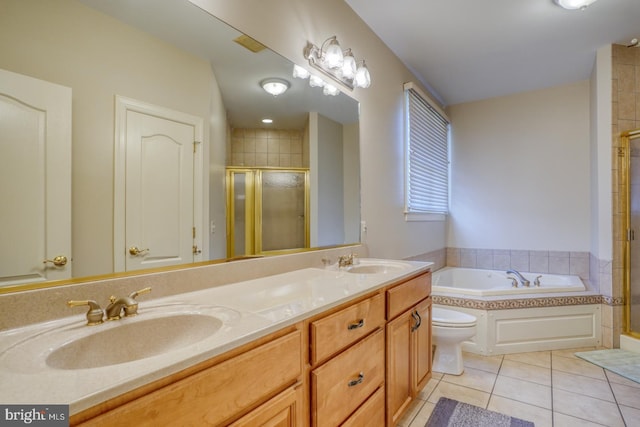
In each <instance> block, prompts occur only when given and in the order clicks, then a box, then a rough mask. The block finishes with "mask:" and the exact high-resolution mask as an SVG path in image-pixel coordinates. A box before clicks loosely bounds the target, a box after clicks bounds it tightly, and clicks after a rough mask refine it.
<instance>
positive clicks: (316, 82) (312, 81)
mask: <svg viewBox="0 0 640 427" xmlns="http://www.w3.org/2000/svg"><path fill="white" fill-rule="evenodd" d="M309 86H311V87H322V86H324V80H322V79H321V78H320V77H318V76H311V77H309Z"/></svg>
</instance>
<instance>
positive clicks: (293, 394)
mask: <svg viewBox="0 0 640 427" xmlns="http://www.w3.org/2000/svg"><path fill="white" fill-rule="evenodd" d="M301 411H302V387H301V386H298V387H297V388H294V387H291V388H289V389H287V390H285V391H283V392H282V393H280V394H279V395H277V396H276V397H274V398H272V399H270V400H268V401H267V402H266V403H264V404H263V405H261V406H259V407H257V408H256V409H254V410H253V411H251V412H249V413H248V414H247V415H245V416H244V417H242V418H240V419H239V420H238V421H236V422H235V423H233V424H231V426H232V427H254V426H269V427H295V426H299V425H300V426H301V425H302V422H301V421H300V420H301V419H302V413H301Z"/></svg>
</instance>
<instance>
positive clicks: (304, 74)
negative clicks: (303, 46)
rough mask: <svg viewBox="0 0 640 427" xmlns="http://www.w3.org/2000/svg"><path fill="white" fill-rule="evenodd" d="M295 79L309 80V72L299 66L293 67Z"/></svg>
mask: <svg viewBox="0 0 640 427" xmlns="http://www.w3.org/2000/svg"><path fill="white" fill-rule="evenodd" d="M293 77H295V78H298V79H307V78H309V72H308V71H307V70H306V69H305V68H302V67H301V66H299V65H294V66H293Z"/></svg>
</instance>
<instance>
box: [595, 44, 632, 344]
mask: <svg viewBox="0 0 640 427" xmlns="http://www.w3.org/2000/svg"><path fill="white" fill-rule="evenodd" d="M612 78H613V80H612V106H611V111H612V138H611V141H612V147H613V155H612V163H613V164H612V185H613V189H612V193H613V201H612V202H613V230H614V232H613V239H614V241H613V263H612V266H611V276H612V278H611V286H610V287H607V286H603V285H604V284H601V285H600V288H601V293H602V295H603V297H604V299H605V301H607V303H606V304H603V310H602V323H603V341H604V335H605V332H607V333H609V332H610V333H611V335H612V338H611V339H612V343H613V346H614V347H618V346H619V336H620V333H621V331H622V309H623V306H622V304H623V274H624V269H623V268H624V265H623V242H624V240H623V239H625V234H624V233H623V221H624V214H625V211H626V207H625V206H624V204H623V203H622V201H621V200H620V198H619V197H618V196H619V195H620V194H622V191H624V190H625V189H624V185H623V184H624V183H621V182H620V180H619V179H618V173H619V171H618V162H619V158H618V148H619V147H620V134H621V133H622V132H626V131H629V130H634V129H640V49H637V48H627V47H626V46H622V45H613V46H612ZM608 328H610V329H608Z"/></svg>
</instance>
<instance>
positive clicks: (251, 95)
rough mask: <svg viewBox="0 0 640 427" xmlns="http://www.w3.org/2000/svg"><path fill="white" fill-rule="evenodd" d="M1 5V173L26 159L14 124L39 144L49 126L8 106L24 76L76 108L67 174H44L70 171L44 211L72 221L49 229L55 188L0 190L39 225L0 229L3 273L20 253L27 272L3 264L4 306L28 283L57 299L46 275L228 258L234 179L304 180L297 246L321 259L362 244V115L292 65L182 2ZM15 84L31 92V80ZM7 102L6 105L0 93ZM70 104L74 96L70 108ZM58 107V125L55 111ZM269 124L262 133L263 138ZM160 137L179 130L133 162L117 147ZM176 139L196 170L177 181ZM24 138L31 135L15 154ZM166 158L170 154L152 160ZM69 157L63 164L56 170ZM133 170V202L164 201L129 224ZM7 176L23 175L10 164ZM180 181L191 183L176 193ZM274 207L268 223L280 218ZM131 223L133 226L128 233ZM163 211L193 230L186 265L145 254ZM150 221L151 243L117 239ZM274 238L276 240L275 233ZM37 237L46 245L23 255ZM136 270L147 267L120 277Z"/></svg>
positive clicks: (143, 207) (43, 180) (45, 184)
mask: <svg viewBox="0 0 640 427" xmlns="http://www.w3.org/2000/svg"><path fill="white" fill-rule="evenodd" d="M2 3H3V4H2V6H1V7H0V52H2V55H0V70H6V71H8V72H9V73H12V74H11V79H13V78H14V77H15V78H16V79H18V80H16V81H19V82H20V84H14V83H13V80H11V81H8V80H7V79H9V78H8V77H7V78H5V77H2V76H3V75H0V77H1V78H3V79H5V85H4V86H0V115H4V120H3V121H0V126H3V127H11V131H12V132H13V134H15V135H19V136H20V138H17V137H16V138H14V137H11V138H9V137H7V136H6V135H8V132H6V129H2V130H0V134H4V135H5V137H2V138H3V139H2V140H0V150H2V151H1V153H2V156H3V157H4V158H5V160H6V159H7V156H8V153H10V152H14V151H15V150H14V148H15V147H16V146H20V143H19V142H18V143H17V142H16V141H21V138H22V137H23V136H24V135H23V133H25V132H22V130H21V128H20V127H19V126H18V127H17V128H16V129H13V128H14V126H13V123H18V122H20V123H22V122H28V121H29V120H31V119H29V120H26V119H25V120H23V121H20V120H16V119H15V117H18V116H20V117H22V115H24V117H27V118H29V117H31V116H33V117H34V118H33V120H32V122H33V123H34V124H35V125H34V126H35V127H36V129H40V128H38V126H41V127H43V129H44V128H46V126H44V125H42V123H45V124H46V123H48V122H51V120H52V118H53V117H54V116H55V114H53V113H51V112H50V111H48V110H46V109H43V108H40V107H38V105H39V104H38V102H39V101H33V105H31V101H21V100H20V99H21V98H20V97H19V96H17V95H13V94H12V92H11V90H13V88H14V87H16V86H21V85H22V84H23V81H22V80H20V79H21V78H22V76H24V77H26V78H29V79H38V80H40V81H43V82H45V84H52V85H53V86H61V87H63V90H62V94H63V96H69V97H70V101H71V107H70V121H69V123H68V125H67V126H68V127H69V129H70V131H69V133H70V138H69V139H70V148H69V149H68V151H69V153H68V154H69V158H68V160H67V161H68V162H69V163H68V164H67V163H64V161H62V162H61V161H59V160H56V159H54V164H56V163H57V164H58V165H67V166H66V169H70V171H71V174H70V175H71V177H70V178H69V177H68V176H67V177H66V178H65V177H64V175H65V174H64V173H63V174H62V175H63V178H62V182H65V181H64V180H65V179H66V180H67V182H68V187H69V189H68V191H69V196H68V197H69V201H68V202H66V201H65V198H64V196H55V197H54V198H55V199H56V200H57V201H58V203H60V204H62V205H63V206H64V205H65V203H67V204H68V205H70V208H69V211H70V218H67V217H66V216H67V215H64V214H56V215H57V216H55V217H53V218H46V213H47V212H48V211H52V210H51V209H48V207H49V206H51V204H52V203H53V201H52V200H51V199H52V197H53V196H52V194H53V193H51V194H49V193H48V192H49V191H50V190H51V189H52V188H53V185H52V183H51V182H50V181H49V180H48V179H49V178H48V177H49V175H45V174H41V175H37V178H35V179H33V180H28V179H25V178H21V177H20V174H19V173H18V175H17V176H15V175H16V174H15V172H12V175H11V177H10V178H11V179H7V178H8V177H7V176H4V175H3V181H2V184H0V186H1V187H0V195H2V196H3V197H9V196H11V197H14V199H11V200H14V204H15V205H18V204H20V203H23V204H24V206H26V208H25V209H24V211H26V212H29V211H31V212H34V211H35V212H40V211H42V212H43V213H42V214H37V215H34V217H33V218H31V214H29V215H30V216H29V218H26V217H25V214H24V212H21V211H19V210H16V211H12V212H11V213H10V214H9V213H6V212H4V213H3V214H2V216H1V217H0V219H1V221H2V222H3V223H6V225H5V226H4V228H0V230H1V231H3V234H6V233H9V231H10V230H14V231H13V232H12V233H13V234H10V235H9V234H6V235H5V236H2V238H0V242H1V243H0V255H1V257H2V258H3V259H11V257H14V258H15V259H17V258H16V257H15V256H14V255H13V254H15V253H16V252H22V253H27V252H28V253H29V256H31V257H32V258H33V259H34V260H36V259H37V261H34V262H33V267H31V270H32V271H30V272H29V274H27V275H24V276H20V277H19V278H18V279H17V280H16V277H17V275H16V274H14V273H13V272H12V271H9V270H10V269H11V268H12V267H11V265H13V264H15V263H16V262H15V261H11V262H9V263H5V264H0V266H1V267H2V269H3V270H5V271H0V276H1V277H2V278H3V279H2V280H0V286H4V290H5V291H13V290H20V289H25V285H27V286H32V285H33V284H34V283H39V285H38V286H41V285H47V284H48V283H49V281H51V280H58V282H56V283H60V282H59V279H60V276H56V275H55V274H47V273H48V272H49V273H56V272H62V273H66V274H68V277H70V278H73V279H74V280H79V279H82V278H85V277H95V276H101V275H110V274H113V273H123V272H129V271H132V272H133V271H134V270H137V269H139V268H143V269H148V268H154V267H162V266H163V265H164V264H162V263H160V262H159V261H158V260H159V259H160V258H163V257H164V258H165V259H169V258H171V260H170V261H171V262H170V265H185V264H189V263H193V262H200V261H208V260H209V261H211V260H219V259H226V258H228V257H229V256H228V234H227V223H228V218H227V203H228V200H227V194H226V179H228V178H227V176H228V173H227V171H228V170H229V169H232V168H235V169H236V170H238V169H242V168H244V169H247V170H251V171H253V170H293V171H300V170H302V171H305V173H307V176H308V184H309V185H308V187H307V189H308V193H309V194H307V195H306V197H307V200H308V202H307V203H308V213H305V215H308V218H305V220H307V222H308V230H307V232H308V234H307V239H306V243H305V245H306V246H308V247H309V248H314V247H326V246H335V245H342V244H349V243H357V242H358V241H359V240H360V182H359V175H360V172H359V171H360V161H359V147H358V139H359V128H358V114H359V108H358V103H357V101H355V100H354V99H353V98H351V97H350V96H348V95H347V94H344V93H340V94H339V95H337V96H328V95H324V94H323V92H322V90H321V89H319V88H313V87H310V86H309V83H308V80H301V79H295V78H293V77H292V70H293V64H292V63H291V62H290V61H288V60H287V59H286V58H283V57H282V56H280V55H278V54H277V53H275V52H273V51H271V50H270V49H268V48H266V47H264V46H262V45H260V43H259V41H255V40H253V39H251V38H248V37H247V36H245V35H244V34H243V33H242V32H240V31H238V30H236V29H234V28H232V27H230V26H228V25H227V24H225V23H224V22H222V21H220V20H218V19H217V18H215V17H213V16H211V15H210V14H208V13H206V12H205V11H203V10H201V9H200V8H198V7H197V6H195V5H193V4H192V3H190V2H189V1H188V0H110V1H103V0H56V1H50V0H28V1H24V0H3V2H2ZM302 48H303V47H301V49H302ZM272 78H278V79H284V80H286V81H287V83H288V85H289V89H288V90H287V91H286V92H285V93H284V94H281V95H278V96H272V95H270V94H267V93H266V92H265V91H264V90H263V88H262V87H261V84H260V82H261V81H263V80H264V79H272ZM24 84H25V85H26V86H29V85H30V83H29V80H26V83H24ZM5 86H8V87H10V89H7V90H6V91H5V90H4V88H5ZM67 88H68V90H69V92H68V93H67V95H64V93H65V92H64V91H65V90H67ZM27 92H29V89H27ZM36 92H38V93H41V92H43V91H40V90H38V91H36ZM25 99H28V100H30V99H31V98H29V97H27V98H25ZM60 104H61V105H62V107H61V108H62V109H64V108H65V106H64V105H65V102H61V103H60ZM47 108H49V107H47ZM51 108H57V107H55V106H54V107H51ZM14 109H15V110H16V111H18V113H16V114H17V116H15V115H10V114H9V112H11V114H14V113H13V110H14ZM23 110H24V111H26V112H23ZM264 118H268V119H271V120H272V123H271V124H264V123H263V122H262V119H264ZM149 120H151V122H153V121H154V120H155V121H156V122H157V121H160V122H161V123H159V124H158V123H155V122H153V123H151V122H149ZM148 123H151V124H148ZM154 123H155V124H154ZM165 125H166V126H168V128H171V129H173V128H175V129H176V130H175V132H176V133H175V135H176V136H175V137H174V136H171V135H174V134H172V133H171V132H173V130H168V131H167V132H166V135H169V136H168V137H166V135H165V132H164V131H162V132H160V131H158V132H155V131H154V132H152V133H153V135H150V136H149V137H148V139H149V140H150V141H151V140H154V138H155V139H157V140H158V141H160V143H159V144H155V145H154V144H149V145H145V144H146V143H145V144H142V146H141V147H138V151H137V152H136V153H137V154H136V155H137V156H138V157H135V156H133V157H131V155H130V154H129V151H130V150H131V148H130V147H129V146H127V145H126V144H124V143H123V142H122V141H125V140H126V138H127V137H128V136H127V135H129V133H130V132H133V133H135V132H137V130H136V129H138V128H140V129H147V128H148V126H151V127H153V126H159V128H162V127H163V126H165ZM136 126H137V127H136ZM134 128H135V129H134ZM63 129H64V127H63ZM132 129H133V130H132ZM154 129H155V128H154ZM184 129H187V130H188V132H187V133H186V134H184V139H185V140H189V139H194V141H193V142H190V143H189V144H190V146H191V145H192V149H193V152H197V153H198V154H197V155H196V156H194V157H193V161H191V160H188V161H186V162H182V163H180V164H179V165H177V166H175V165H174V163H173V160H172V159H173V157H172V156H173V155H169V154H167V153H172V152H174V151H175V152H176V153H178V154H176V156H183V157H184V156H187V155H188V156H191V154H184V153H186V151H185V152H180V151H179V150H177V151H176V149H175V147H176V146H178V145H180V138H181V136H178V135H183V134H181V133H180V132H182V130H184ZM21 132H22V133H21ZM43 132H44V133H43ZM43 132H40V131H37V132H35V133H33V147H36V148H34V149H33V151H38V150H40V151H38V153H39V154H38V155H40V156H41V157H42V159H40V158H39V159H38V161H32V160H33V159H32V157H31V156H30V155H29V156H27V155H24V152H27V151H28V150H26V149H25V150H23V153H22V158H21V159H20V161H21V162H23V163H20V165H22V164H24V165H29V164H30V166H29V167H34V168H35V169H34V171H36V170H37V167H39V166H37V165H44V164H46V161H47V160H46V159H47V158H48V157H47V156H49V157H50V154H51V152H52V151H53V148H51V147H49V146H47V145H46V144H47V137H46V136H44V137H43V136H42V135H46V132H45V131H43ZM140 132H143V131H140ZM62 133H64V132H62ZM25 134H29V132H26V133H25ZM29 138H30V136H29V135H27V136H26V137H24V138H23V139H25V140H26V139H29ZM163 138H164V139H163ZM163 144H164V146H165V147H167V149H166V150H164V149H159V148H157V147H159V146H163ZM7 147H10V148H7ZM11 147H13V148H11ZM37 147H40V148H37ZM63 147H64V145H63ZM148 147H154V148H152V149H150V148H148ZM47 150H48V151H47ZM65 150H66V149H65V148H62V149H60V150H58V152H59V155H60V157H62V155H63V154H64V152H65ZM163 150H164V151H163ZM172 150H173V151H172ZM187 151H188V150H187ZM140 153H142V154H140ZM150 153H151V154H150ZM140 156H143V157H144V156H155V157H156V158H159V159H161V161H160V162H159V163H158V165H160V166H158V165H156V168H155V169H154V170H150V169H148V168H147V164H146V163H144V161H142V160H140ZM167 156H168V157H170V159H168V160H167V158H166V157H167ZM34 158H35V157H34ZM43 159H44V160H43ZM132 159H134V160H132ZM189 159H191V157H189ZM49 160H50V159H49ZM136 162H137V163H139V164H140V165H142V166H140V165H139V166H140V167H139V170H138V172H136V173H138V174H139V175H140V176H142V177H143V178H139V179H138V181H140V182H143V184H142V185H141V187H144V186H147V187H153V186H154V185H155V186H156V189H157V188H162V189H163V191H162V194H161V195H160V196H158V195H157V194H156V196H154V197H150V198H144V199H143V198H142V197H138V196H136V199H135V209H130V208H131V206H133V205H134V203H133V202H131V200H130V199H127V195H129V197H130V194H133V193H132V191H131V190H130V188H129V187H127V186H128V185H129V183H128V181H126V180H125V178H124V176H125V175H126V176H127V177H129V176H132V173H130V172H129V170H130V169H129V168H130V167H132V165H133V166H135V165H136V164H137V163H136ZM162 162H165V163H162ZM5 163H6V164H15V165H18V164H19V163H17V161H14V160H11V161H8V160H6V161H5ZM31 163H32V164H31ZM190 163H191V164H190ZM189 164H190V165H189ZM33 165H36V166H33ZM68 165H70V166H68ZM185 165H186V166H185ZM174 166H175V167H174ZM25 167H26V166H25ZM47 167H48V168H49V169H52V168H53V167H54V166H47ZM16 168H17V169H20V168H23V166H16ZM45 169H46V168H45ZM185 169H189V170H188V173H189V174H190V175H188V176H190V177H193V179H192V181H193V182H191V183H188V184H189V186H188V191H191V192H192V194H193V195H194V197H192V198H185V199H184V200H186V201H185V202H184V203H182V205H189V209H186V210H185V209H183V208H184V206H178V205H181V203H177V202H174V200H182V199H180V197H183V196H184V194H183V193H184V191H185V190H184V189H183V188H182V187H180V188H177V187H176V188H173V184H172V181H171V180H170V177H172V176H173V174H174V172H175V173H176V174H177V173H182V172H184V170H185ZM21 170H22V171H25V169H21ZM34 174H36V172H34V173H28V174H26V173H25V175H29V176H33V175H34ZM67 175H68V174H67ZM127 179H128V178H127ZM178 180H179V181H180V182H183V181H189V179H184V177H182V178H179V179H178ZM30 181H34V182H33V183H32V182H30ZM31 187H34V188H36V193H37V195H36V196H33V195H29V196H26V195H25V194H26V193H27V190H28V189H29V188H31ZM145 188H146V187H145ZM174 194H175V195H177V196H176V198H173V196H174ZM33 200H37V201H38V202H37V203H38V204H35V205H34V204H33V203H34V202H33ZM141 200H142V202H141ZM274 205H275V208H274V209H276V211H277V208H278V207H280V206H282V205H283V203H280V202H278V203H275V204H274ZM127 209H129V210H131V211H135V214H136V215H137V216H133V217H130V212H129V211H127ZM63 211H64V209H63ZM158 211H161V212H163V214H165V213H166V215H165V216H166V217H167V218H174V217H175V218H178V217H180V218H183V217H189V220H190V221H192V223H193V226H192V227H191V226H190V228H189V232H190V233H189V234H191V230H193V231H192V233H193V236H197V237H194V240H193V242H192V241H189V244H188V246H189V253H193V257H191V256H178V255H176V256H174V255H172V254H171V253H170V251H169V250H168V251H167V253H166V254H163V253H162V252H163V251H162V250H161V249H153V248H151V247H150V245H151V243H148V242H149V241H153V238H152V237H154V236H156V237H157V236H159V235H160V234H163V233H164V232H165V230H166V229H167V227H164V228H163V224H164V223H163V221H164V219H160V220H158V219H156V216H155V215H154V213H155V212H158ZM9 215H11V216H9ZM27 221H33V223H34V224H37V226H31V225H29V224H30V223H27ZM154 221H155V222H156V223H157V224H155V227H156V228H155V229H154V228H153V227H151V226H149V227H147V228H145V225H143V226H141V227H139V228H140V230H139V233H138V234H137V235H136V239H138V240H135V241H133V240H132V239H131V235H129V234H127V233H128V230H132V229H134V228H135V227H136V226H139V224H147V223H153V222H154ZM20 224H21V226H19V225H20ZM20 227H23V228H25V229H29V230H31V231H32V232H33V233H32V235H31V236H30V237H29V238H26V239H24V240H25V241H27V243H29V244H25V247H24V248H22V247H20V246H19V245H18V246H16V245H17V242H18V241H19V240H21V239H20V235H21V233H22V232H18V231H17V230H19V229H20ZM65 227H67V228H68V235H69V236H70V237H69V244H68V249H60V250H58V249H56V248H53V249H52V248H51V247H50V245H49V243H50V242H47V239H48V240H49V241H50V240H52V238H50V237H45V234H46V233H45V232H46V231H47V229H48V230H49V231H51V230H56V233H58V234H64V233H63V231H64V229H65ZM145 233H146V234H145ZM283 233H286V231H283ZM54 234H55V233H54ZM168 234H170V233H168ZM271 234H277V233H273V230H271ZM38 235H39V236H41V237H42V242H38V243H37V244H34V245H31V242H33V241H35V240H37V239H36V237H34V236H38ZM7 236H10V237H9V238H5V237H7ZM46 236H49V235H46ZM192 243H193V244H192ZM148 246H149V247H148ZM134 248H135V250H134ZM191 249H193V251H191ZM285 249H290V250H299V249H303V248H298V247H294V248H285ZM304 249H307V248H304ZM62 251H68V253H62ZM58 255H64V256H67V257H68V262H67V263H66V264H65V265H56V264H57V263H58V262H57V261H56V260H58V261H59V259H57V258H55V257H56V256H58ZM232 255H242V254H232ZM132 258H137V259H143V260H145V259H146V260H151V261H150V262H148V263H146V264H145V263H138V264H139V265H137V266H134V265H133V264H131V265H129V264H128V262H129V261H128V260H129V259H132ZM46 260H48V262H45V261H46ZM154 260H155V261H154ZM21 262H22V261H21ZM156 262H157V263H156ZM58 264H59V263H58ZM146 271H148V270H146ZM132 274H133V273H132ZM12 277H13V280H12V279H11V278H12ZM63 278H64V275H63Z"/></svg>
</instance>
